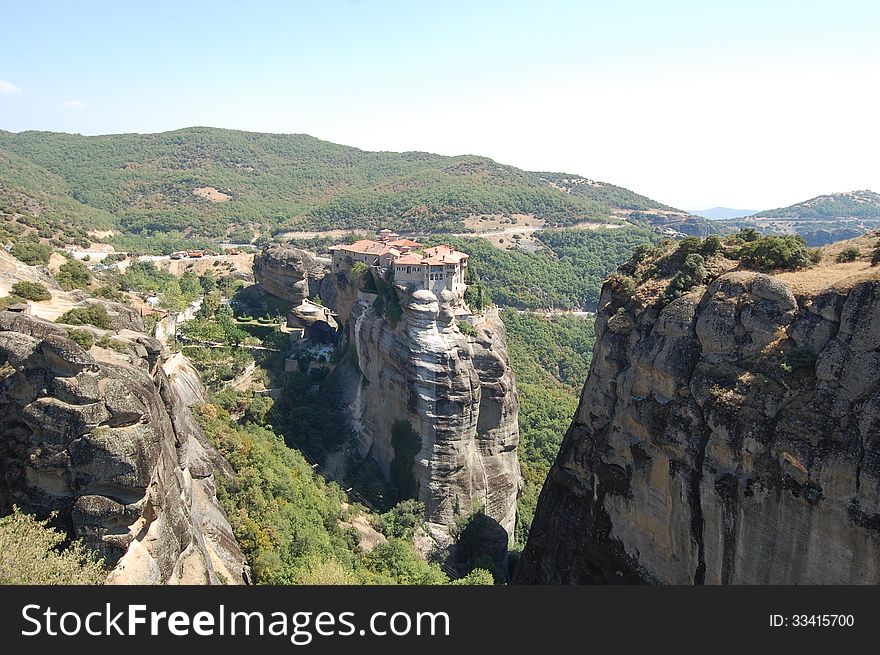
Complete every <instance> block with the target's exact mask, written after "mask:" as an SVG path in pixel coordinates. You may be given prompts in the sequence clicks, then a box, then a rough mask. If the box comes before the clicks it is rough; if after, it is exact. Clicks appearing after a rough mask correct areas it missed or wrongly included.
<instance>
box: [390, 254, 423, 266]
mask: <svg viewBox="0 0 880 655" xmlns="http://www.w3.org/2000/svg"><path fill="white" fill-rule="evenodd" d="M394 263H395V264H397V265H398V266H400V265H412V264H416V265H418V264H421V263H422V256H421V255H420V254H418V253H417V252H408V253H406V254H405V255H401V256H400V257H398V258H397V259H395V260H394Z"/></svg>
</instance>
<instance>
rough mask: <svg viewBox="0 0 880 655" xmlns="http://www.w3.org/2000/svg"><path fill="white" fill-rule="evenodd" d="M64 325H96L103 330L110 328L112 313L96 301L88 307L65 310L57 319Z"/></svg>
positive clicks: (57, 321)
mask: <svg viewBox="0 0 880 655" xmlns="http://www.w3.org/2000/svg"><path fill="white" fill-rule="evenodd" d="M55 322H56V323H62V324H64V325H94V326H95V327H99V328H101V329H103V330H109V329H110V315H109V314H107V310H106V309H105V308H104V306H103V305H101V304H98V303H94V304H91V305H87V306H86V307H74V308H73V309H69V310H67V311H66V312H64V313H63V314H62V315H61V316H59V317H58V318H57V319H56V320H55Z"/></svg>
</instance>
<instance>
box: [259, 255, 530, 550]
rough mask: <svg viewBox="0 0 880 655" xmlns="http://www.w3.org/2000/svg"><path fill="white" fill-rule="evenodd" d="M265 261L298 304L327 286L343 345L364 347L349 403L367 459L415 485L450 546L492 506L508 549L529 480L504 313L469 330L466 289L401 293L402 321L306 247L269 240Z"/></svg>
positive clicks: (271, 280) (266, 280) (414, 492)
mask: <svg viewBox="0 0 880 655" xmlns="http://www.w3.org/2000/svg"><path fill="white" fill-rule="evenodd" d="M257 261H259V262H260V263H259V264H256V262H255V270H254V273H255V277H256V279H257V282H258V284H259V285H260V286H261V287H262V288H264V289H266V290H269V291H270V292H271V293H273V295H281V297H284V298H287V299H290V300H294V299H295V296H296V293H302V292H304V290H305V289H309V291H308V293H309V294H313V293H314V290H315V289H317V291H318V293H319V294H320V296H321V299H322V300H323V302H324V304H325V305H326V306H327V307H330V308H331V309H332V310H333V311H334V313H335V314H336V316H337V317H338V321H339V323H340V325H341V326H342V332H343V334H342V337H341V345H340V349H341V350H343V351H346V350H348V349H349V346H351V347H353V352H354V353H356V359H357V364H358V369H359V371H360V374H361V375H356V376H354V377H355V378H356V380H355V388H353V389H351V393H350V394H348V395H349V396H350V398H351V399H352V402H351V407H349V408H340V411H344V412H346V413H347V414H348V415H349V416H350V419H351V423H352V427H353V428H354V431H355V432H356V434H357V441H358V447H359V450H360V453H361V455H362V456H367V457H370V458H372V459H373V460H375V461H376V462H377V463H378V464H379V466H380V468H381V469H382V471H383V472H384V474H385V476H386V477H387V478H388V479H389V480H396V482H397V483H398V486H404V487H406V489H403V490H402V493H403V495H404V497H406V496H412V497H415V498H417V499H419V500H421V501H423V502H424V503H425V506H426V510H427V516H426V518H427V521H428V524H429V526H430V527H431V528H432V532H433V533H434V536H435V538H436V539H437V540H438V541H440V542H444V541H445V540H446V539H447V537H448V532H449V528H450V527H451V526H452V525H453V523H454V522H455V520H456V517H457V516H458V515H460V514H464V515H466V514H469V513H470V512H471V511H472V510H473V509H475V508H483V510H484V512H485V514H486V516H487V517H488V519H489V522H491V523H493V525H494V527H495V528H497V529H496V530H495V533H496V535H497V538H498V541H499V542H500V546H499V548H498V551H499V555H498V558H497V559H498V560H501V559H503V558H504V557H506V552H504V551H506V546H507V543H508V542H509V540H510V538H511V535H512V534H513V528H514V525H515V521H516V499H517V496H518V493H519V488H520V484H521V482H520V473H519V463H518V459H517V452H516V448H517V443H518V441H519V428H518V413H519V402H518V397H517V393H516V383H515V379H514V376H513V371H512V370H511V368H510V364H509V361H508V356H507V346H506V341H505V334H504V327H503V325H502V323H501V321H500V319H499V318H498V315H497V312H494V311H490V312H488V313H487V314H486V315H484V316H481V317H479V318H477V319H475V320H472V322H473V328H474V329H473V331H472V332H473V336H468V335H466V334H464V333H463V332H462V331H461V330H460V329H459V327H458V320H457V319H456V318H455V317H454V316H453V310H454V309H455V308H458V309H459V310H460V309H461V308H462V302H461V298H460V297H457V298H453V297H451V296H448V295H445V296H444V297H443V298H439V299H438V298H437V297H436V296H434V294H432V293H430V292H428V291H419V292H416V293H414V294H412V295H410V294H407V293H405V292H403V291H399V290H398V291H397V292H395V291H393V290H391V291H390V293H396V296H397V298H398V299H399V304H400V306H401V309H402V316H401V317H400V319H399V320H398V321H391V320H389V318H388V317H386V315H385V314H386V312H385V311H384V310H383V309H381V308H378V309H377V307H380V305H382V303H377V294H374V293H363V291H362V288H363V286H364V280H363V279H353V278H352V276H351V274H350V272H349V271H338V272H335V273H332V274H331V273H329V271H326V270H324V269H322V270H320V271H319V270H318V269H317V268H316V267H315V262H319V261H320V260H319V259H315V258H314V257H312V256H310V255H308V253H304V252H303V251H297V250H295V249H292V250H288V251H285V250H282V249H278V248H268V249H266V250H264V251H263V253H262V254H261V255H260V256H259V257H257ZM380 283H381V282H380ZM290 289H298V290H301V291H298V292H296V293H294V294H292V293H291V292H290V291H289V290H290ZM446 293H448V292H446ZM343 359H345V358H344V357H343ZM403 442H408V443H403ZM395 444H396V445H395ZM404 451H406V452H404ZM492 531H493V530H492V529H484V533H487V534H488V533H491V532H492Z"/></svg>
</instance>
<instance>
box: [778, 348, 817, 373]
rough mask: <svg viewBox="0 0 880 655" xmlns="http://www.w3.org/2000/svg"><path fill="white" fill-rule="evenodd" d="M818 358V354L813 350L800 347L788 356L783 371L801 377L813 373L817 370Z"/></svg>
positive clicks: (783, 364)
mask: <svg viewBox="0 0 880 655" xmlns="http://www.w3.org/2000/svg"><path fill="white" fill-rule="evenodd" d="M816 357H817V356H816V353H815V352H814V351H813V350H812V349H811V348H808V347H806V346H798V347H797V348H794V349H793V350H792V351H791V352H789V353H788V354H787V355H786V357H785V361H784V362H783V363H782V369H783V370H784V371H785V372H787V373H797V374H799V375H804V374H807V373H812V372H813V370H814V369H815V368H816Z"/></svg>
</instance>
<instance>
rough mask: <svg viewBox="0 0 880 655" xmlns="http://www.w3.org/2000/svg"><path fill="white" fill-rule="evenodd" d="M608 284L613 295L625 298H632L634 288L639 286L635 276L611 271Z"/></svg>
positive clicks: (634, 291)
mask: <svg viewBox="0 0 880 655" xmlns="http://www.w3.org/2000/svg"><path fill="white" fill-rule="evenodd" d="M608 285H609V286H610V287H611V291H613V292H614V294H615V295H617V296H620V297H621V298H624V299H626V300H631V299H632V298H634V297H635V295H636V290H637V289H638V288H639V285H638V283H637V282H636V281H635V278H632V277H630V276H629V275H623V274H622V273H613V274H612V275H611V276H610V277H609V278H608Z"/></svg>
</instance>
